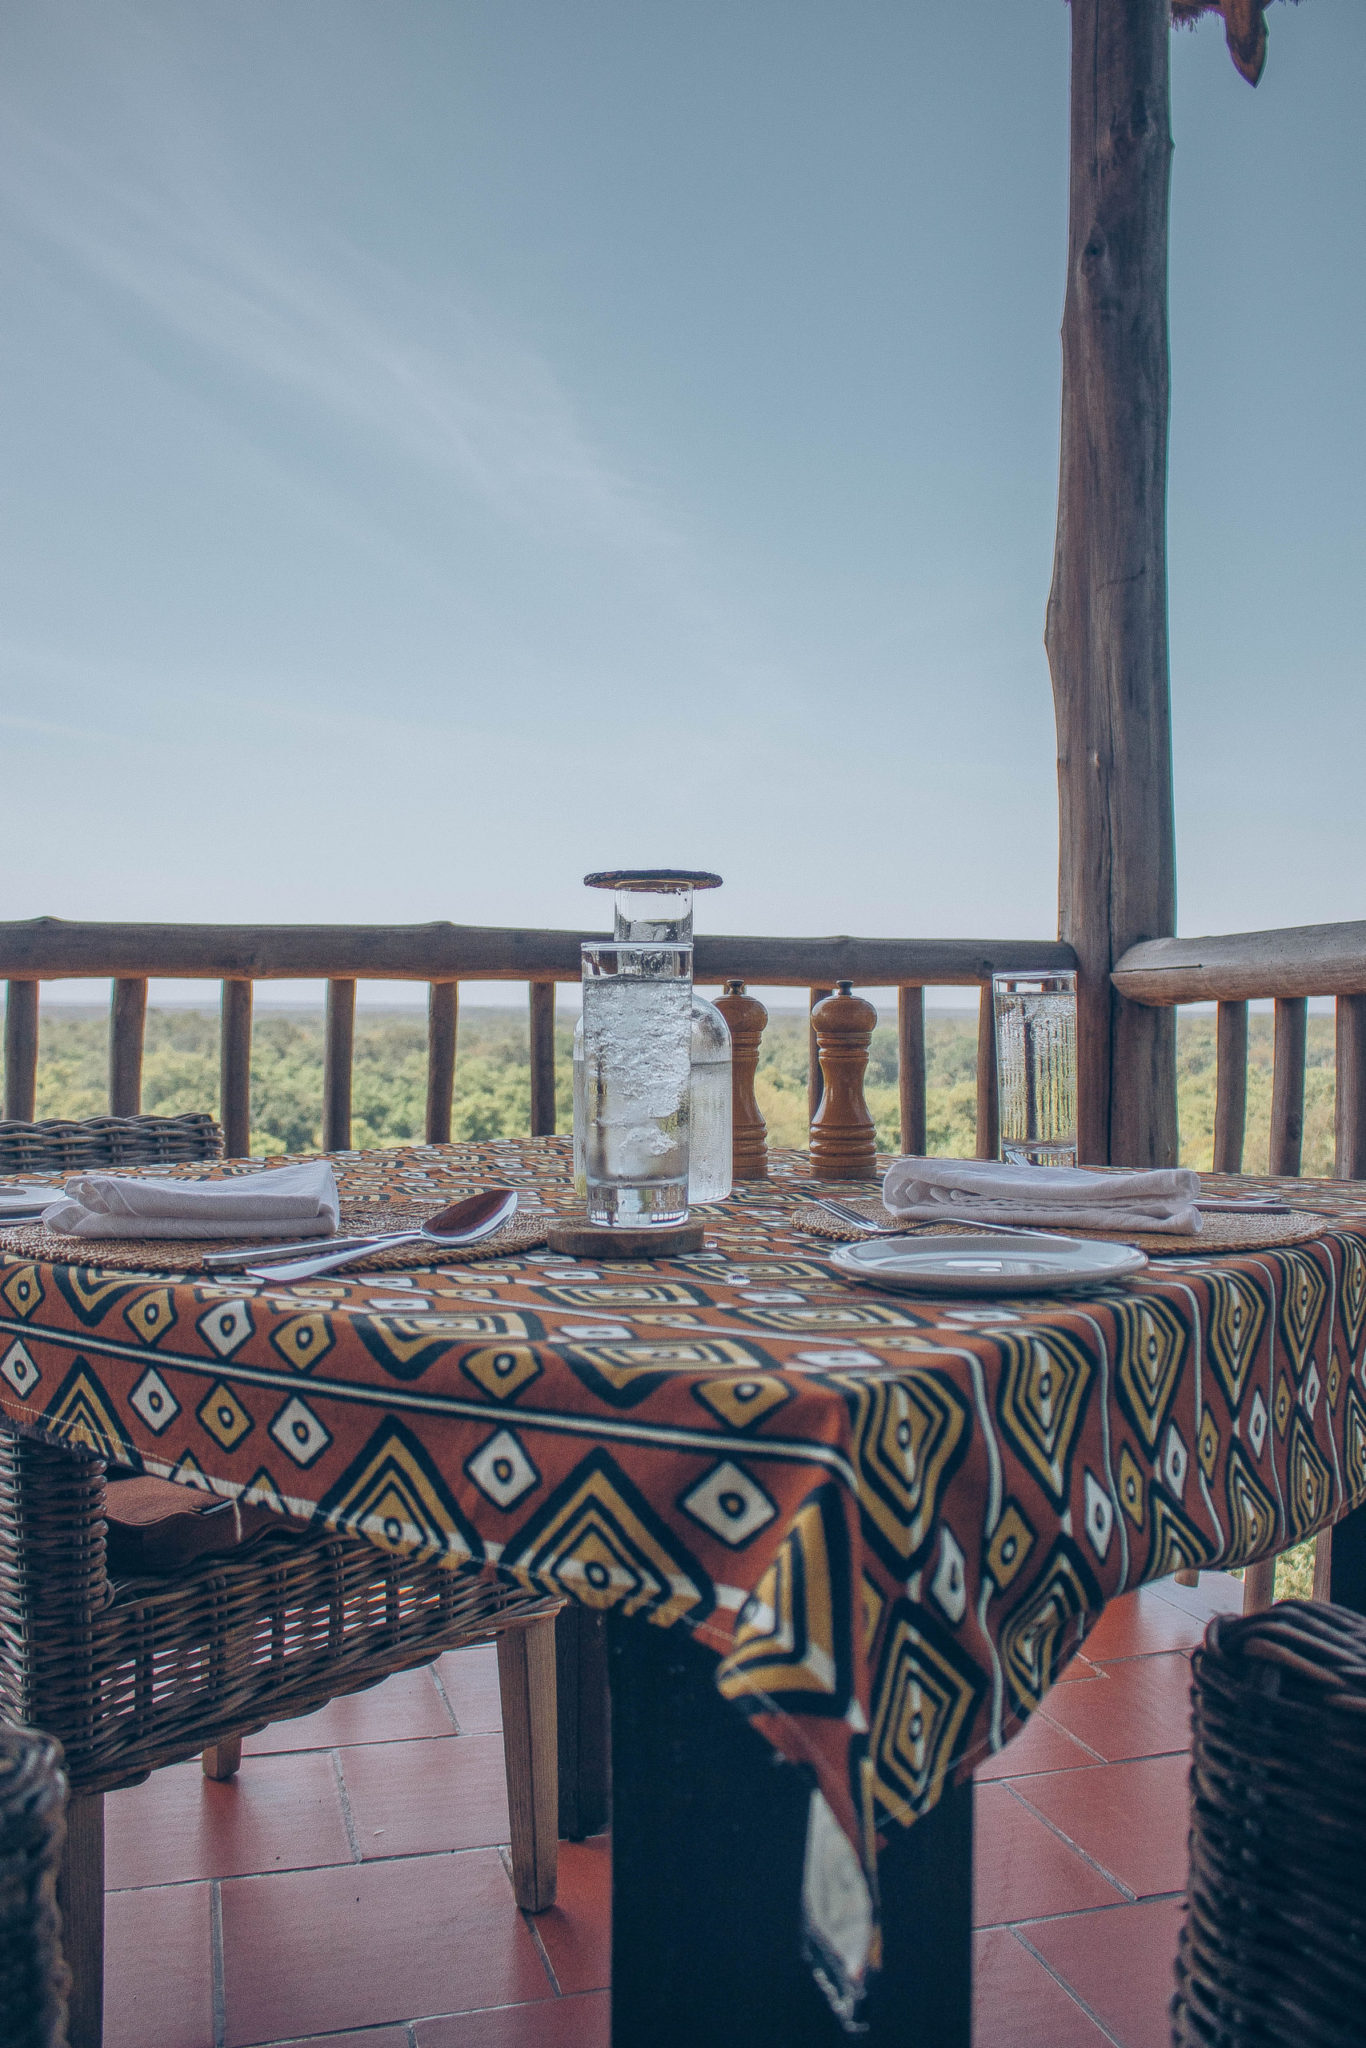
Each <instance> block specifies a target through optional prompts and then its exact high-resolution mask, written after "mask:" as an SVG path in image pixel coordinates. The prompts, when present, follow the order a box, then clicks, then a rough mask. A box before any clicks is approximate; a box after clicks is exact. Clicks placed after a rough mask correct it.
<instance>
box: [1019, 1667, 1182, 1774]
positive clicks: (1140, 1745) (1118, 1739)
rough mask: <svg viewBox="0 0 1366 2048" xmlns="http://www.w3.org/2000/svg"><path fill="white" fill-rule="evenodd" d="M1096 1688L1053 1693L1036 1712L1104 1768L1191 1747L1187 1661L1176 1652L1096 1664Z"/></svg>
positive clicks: (1074, 1687) (1056, 1689)
mask: <svg viewBox="0 0 1366 2048" xmlns="http://www.w3.org/2000/svg"><path fill="white" fill-rule="evenodd" d="M1096 1668H1097V1670H1098V1672H1099V1673H1100V1674H1101V1681H1102V1682H1100V1683H1097V1684H1095V1685H1064V1686H1057V1685H1055V1686H1054V1687H1053V1690H1052V1691H1051V1692H1050V1693H1048V1694H1046V1695H1045V1698H1044V1702H1043V1705H1042V1706H1041V1707H1040V1709H1039V1712H1040V1713H1041V1714H1044V1715H1046V1716H1047V1718H1048V1719H1049V1720H1050V1721H1053V1722H1055V1723H1056V1724H1057V1726H1058V1727H1060V1728H1065V1729H1066V1730H1067V1732H1068V1734H1069V1735H1075V1736H1076V1737H1077V1739H1078V1740H1079V1741H1081V1742H1084V1743H1085V1744H1086V1745H1087V1747H1088V1748H1090V1749H1094V1750H1095V1751H1096V1753H1097V1754H1098V1755H1099V1756H1102V1757H1104V1758H1105V1760H1106V1762H1107V1763H1113V1762H1116V1761H1118V1760H1119V1759H1121V1758H1124V1757H1131V1756H1161V1755H1162V1754H1164V1752H1166V1751H1169V1750H1175V1749H1185V1748H1187V1747H1188V1746H1189V1743H1190V1683H1191V1674H1190V1660H1189V1659H1188V1658H1187V1657H1185V1656H1184V1655H1183V1654H1182V1653H1181V1651H1179V1650H1169V1651H1164V1652H1163V1653H1161V1654H1160V1655H1158V1656H1156V1657H1131V1658H1127V1659H1123V1660H1121V1661H1120V1662H1119V1663H1116V1664H1100V1665H1097V1667H1096Z"/></svg>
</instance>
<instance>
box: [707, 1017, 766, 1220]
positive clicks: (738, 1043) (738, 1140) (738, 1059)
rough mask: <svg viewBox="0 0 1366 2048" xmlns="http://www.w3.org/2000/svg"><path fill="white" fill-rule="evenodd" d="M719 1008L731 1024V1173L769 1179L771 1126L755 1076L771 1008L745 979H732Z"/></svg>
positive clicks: (736, 1177) (736, 1175) (741, 1177)
mask: <svg viewBox="0 0 1366 2048" xmlns="http://www.w3.org/2000/svg"><path fill="white" fill-rule="evenodd" d="M716 1007H717V1009H718V1010H719V1011H720V1012H721V1015H722V1016H723V1017H724V1018H725V1020H726V1023H727V1024H728V1025H729V1026H730V1046H731V1052H730V1100H731V1124H730V1129H731V1139H730V1157H731V1173H732V1174H733V1176H734V1178H735V1179H736V1180H766V1179H767V1177H768V1147H767V1144H766V1142H765V1141H766V1139H767V1137H768V1126H767V1124H766V1123H765V1122H764V1117H763V1111H762V1110H761V1109H760V1107H759V1105H758V1103H757V1102H756V1100H755V1098H754V1075H755V1070H756V1068H757V1067H758V1065H759V1041H760V1039H761V1038H762V1037H763V1035H764V1026H765V1024H767V1022H768V1011H767V1010H766V1009H765V1008H764V1006H763V1004H762V1003H761V1002H759V1001H758V1000H757V999H756V998H755V997H754V996H747V995H746V994H745V984H744V983H743V981H728V982H727V983H726V993H725V994H724V995H723V996H720V997H718V999H717V1004H716Z"/></svg>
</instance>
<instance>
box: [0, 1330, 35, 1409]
mask: <svg viewBox="0 0 1366 2048" xmlns="http://www.w3.org/2000/svg"><path fill="white" fill-rule="evenodd" d="M0 1374H3V1375H4V1377H5V1378H6V1379H7V1380H8V1381H9V1383H10V1385H11V1386H12V1387H13V1389H14V1391H15V1393H16V1394H21V1395H22V1394H31V1393H32V1392H33V1389H34V1388H35V1387H36V1386H37V1384H38V1382H39V1380H40V1379H41V1378H42V1377H43V1375H42V1374H41V1373H40V1372H39V1370H38V1368H37V1366H36V1365H35V1364H34V1363H33V1360H32V1359H31V1358H30V1357H29V1355H28V1352H27V1351H26V1349H25V1348H24V1346H23V1345H22V1344H21V1343H20V1342H19V1340H18V1338H17V1337H16V1339H15V1341H14V1342H13V1344H11V1345H10V1348H9V1350H8V1351H7V1352H6V1353H5V1360H4V1364H3V1365H0Z"/></svg>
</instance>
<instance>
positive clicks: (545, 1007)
mask: <svg viewBox="0 0 1366 2048" xmlns="http://www.w3.org/2000/svg"><path fill="white" fill-rule="evenodd" d="M530 1000H531V1135H532V1137H533V1138H553V1137H554V1135H555V984H554V982H553V981H533V982H532V984H531V991H530Z"/></svg>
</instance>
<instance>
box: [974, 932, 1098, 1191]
mask: <svg viewBox="0 0 1366 2048" xmlns="http://www.w3.org/2000/svg"><path fill="white" fill-rule="evenodd" d="M991 999H992V1003H993V1005H994V1007H995V1012H996V1081H997V1089H998V1095H999V1101H1000V1118H1001V1157H1002V1159H1006V1160H1009V1161H1010V1162H1011V1163H1012V1164H1013V1165H1016V1166H1075V1165H1076V1163H1077V977H1076V975H1075V974H1071V973H1067V974H993V975H992V977H991Z"/></svg>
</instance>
